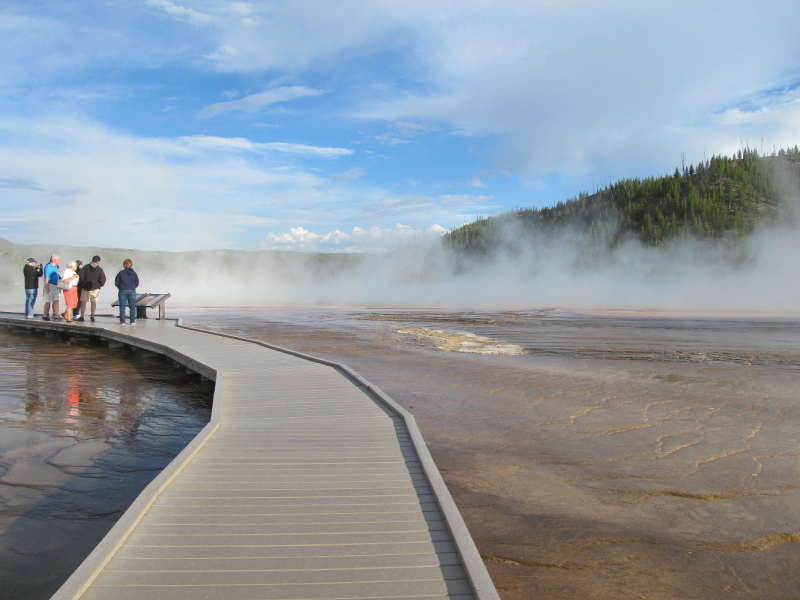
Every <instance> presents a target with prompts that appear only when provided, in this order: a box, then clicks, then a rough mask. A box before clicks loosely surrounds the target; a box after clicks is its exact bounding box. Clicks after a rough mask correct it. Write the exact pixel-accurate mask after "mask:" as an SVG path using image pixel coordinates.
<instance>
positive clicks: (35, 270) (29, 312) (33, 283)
mask: <svg viewBox="0 0 800 600" xmlns="http://www.w3.org/2000/svg"><path fill="white" fill-rule="evenodd" d="M22 274H23V275H24V276H25V318H27V319H32V318H33V305H34V304H35V303H36V297H37V296H38V295H39V278H40V277H41V276H42V265H37V264H36V261H35V260H34V259H32V258H29V259H28V262H27V263H25V266H24V267H22Z"/></svg>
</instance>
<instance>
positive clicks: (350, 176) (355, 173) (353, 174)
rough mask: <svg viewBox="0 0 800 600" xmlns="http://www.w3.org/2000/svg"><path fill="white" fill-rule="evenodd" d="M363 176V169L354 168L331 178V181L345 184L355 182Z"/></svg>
mask: <svg viewBox="0 0 800 600" xmlns="http://www.w3.org/2000/svg"><path fill="white" fill-rule="evenodd" d="M363 176H364V171H362V170H361V167H353V168H352V169H348V170H347V171H345V172H343V173H337V174H336V175H334V176H333V177H332V178H331V181H333V182H334V183H344V182H345V181H353V180H355V179H358V178H360V177H363Z"/></svg>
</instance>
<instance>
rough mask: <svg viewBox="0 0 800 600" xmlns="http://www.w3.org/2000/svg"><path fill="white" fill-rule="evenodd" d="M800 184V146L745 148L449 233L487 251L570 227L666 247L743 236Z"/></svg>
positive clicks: (777, 210)
mask: <svg viewBox="0 0 800 600" xmlns="http://www.w3.org/2000/svg"><path fill="white" fill-rule="evenodd" d="M798 187H800V152H799V151H798V147H797V146H795V147H794V148H790V149H788V150H783V149H781V150H779V151H775V152H773V153H772V154H770V155H764V156H760V155H759V153H758V152H757V151H756V150H751V149H744V150H740V151H739V152H737V153H736V154H734V155H733V156H732V157H730V158H729V157H727V156H713V157H712V158H711V160H707V161H704V162H701V163H699V164H697V165H696V166H695V165H689V166H688V167H685V166H684V167H683V168H682V169H675V173H674V174H672V175H665V176H663V177H650V178H647V179H624V180H621V181H618V182H617V183H615V184H613V185H610V186H608V187H605V188H603V189H601V190H600V191H598V192H596V193H594V194H592V195H588V194H585V193H582V194H580V195H579V196H577V197H575V198H572V199H571V200H567V201H566V202H559V203H558V204H556V205H555V206H553V207H550V208H541V209H537V208H526V209H521V210H516V211H513V212H509V213H505V214H502V215H498V216H494V217H489V218H481V219H479V220H477V221H476V222H474V223H469V224H467V225H464V226H462V227H459V228H456V229H453V230H452V231H450V232H449V233H447V234H446V235H445V236H444V241H445V244H447V245H448V246H450V247H451V248H453V249H455V250H466V251H478V252H486V251H490V250H492V249H494V248H497V247H498V246H500V245H501V244H502V243H503V236H504V233H505V232H507V231H509V228H508V227H507V226H509V225H517V226H518V227H517V228H515V229H514V235H515V236H516V235H519V232H520V231H522V232H523V234H525V233H529V234H531V235H533V234H534V233H535V232H542V233H550V232H554V231H557V230H563V229H564V228H566V227H570V228H571V229H573V230H577V231H579V232H582V233H584V234H585V235H587V236H590V237H591V238H593V239H594V240H596V241H597V242H598V243H600V244H604V245H606V244H607V245H608V246H609V247H612V248H613V247H616V246H618V245H619V244H620V242H621V241H622V240H623V239H626V238H638V239H639V240H641V241H642V242H643V243H645V244H648V245H652V246H660V245H662V244H664V242H665V241H667V240H669V239H671V238H675V237H690V236H691V237H699V238H716V237H723V236H725V235H734V236H741V235H745V234H747V233H749V232H751V231H752V230H753V229H754V227H755V225H756V223H758V222H759V221H777V220H778V219H781V218H782V217H784V216H787V213H788V210H789V206H788V204H787V200H786V194H787V190H789V189H794V190H797V189H798Z"/></svg>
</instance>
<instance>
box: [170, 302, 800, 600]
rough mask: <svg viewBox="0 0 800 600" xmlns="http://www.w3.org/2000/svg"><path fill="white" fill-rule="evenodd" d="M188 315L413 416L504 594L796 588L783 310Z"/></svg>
mask: <svg viewBox="0 0 800 600" xmlns="http://www.w3.org/2000/svg"><path fill="white" fill-rule="evenodd" d="M184 316H185V320H186V321H187V322H191V323H193V324H197V325H199V326H203V327H208V328H210V329H215V330H219V331H224V332H228V333H233V334H237V335H244V336H247V337H254V338H258V339H262V340H265V341H268V342H272V343H275V344H278V345H282V346H285V347H289V348H293V349H296V350H299V351H302V352H307V353H310V354H315V355H318V356H321V357H325V358H330V359H333V360H337V361H339V362H343V363H345V364H348V365H349V366H351V367H352V368H354V369H355V370H356V371H358V372H359V373H361V374H362V375H364V376H365V377H366V378H367V379H369V380H370V381H372V382H373V383H375V384H377V385H378V386H380V387H381V388H382V389H383V390H385V391H386V392H387V393H389V394H390V395H391V396H392V397H393V398H394V399H395V400H397V401H398V402H399V403H400V404H402V405H403V406H405V407H406V408H409V409H410V410H411V412H412V413H413V414H414V415H415V417H416V419H417V423H418V424H419V427H420V430H421V431H422V434H423V436H424V437H425V441H426V443H427V444H428V447H429V448H430V450H431V454H432V455H433V458H434V460H435V461H436V464H437V466H438V467H439V469H440V470H441V472H442V475H443V477H444V478H445V481H446V482H447V484H448V486H449V487H450V490H451V492H452V494H453V497H454V499H455V501H456V503H457V504H458V506H459V508H460V509H461V512H462V514H463V515H464V518H465V520H466V522H467V525H468V527H469V529H470V531H471V533H472V535H473V538H474V539H475V541H476V544H477V546H478V549H479V551H480V552H481V554H482V555H483V558H484V561H485V562H486V564H487V567H488V569H489V572H490V573H491V575H492V578H493V580H494V582H495V584H496V585H497V587H498V590H499V592H500V595H501V597H502V598H504V600H508V599H514V600H517V599H518V600H523V599H525V600H527V599H529V598H547V599H549V600H550V599H562V598H563V599H568V598H569V599H572V598H592V599H601V598H602V599H609V600H612V599H613V600H617V599H619V598H651V599H664V600H667V599H671V598H692V599H694V598H753V599H755V598H758V599H776V600H777V599H786V598H798V597H800V322H798V321H797V320H791V319H768V318H755V317H752V318H721V317H716V318H712V317H706V318H697V317H689V316H674V315H673V316H665V315H660V316H659V315H648V314H644V313H643V314H639V315H636V314H627V315H626V314H606V315H586V314H568V313H565V312H563V311H556V310H543V311H520V312H489V311H470V312H466V311H461V312H459V311H444V310H424V309H419V310H399V309H378V308H376V309H371V310H347V309H341V310H335V309H319V308H309V309H293V308H286V309H269V310H266V309H265V310H250V311H246V310H241V311H234V310H228V311H220V310H207V311H195V312H194V313H192V314H186V315H184ZM466 334H471V335H466ZM473 336H475V337H473ZM464 342H468V344H467V345H465V344H464ZM472 344H478V345H477V346H476V345H472ZM509 347H511V348H512V350H513V352H512V351H508V348H509ZM464 349H467V350H471V349H478V350H481V351H480V352H470V351H464ZM517 349H519V350H517Z"/></svg>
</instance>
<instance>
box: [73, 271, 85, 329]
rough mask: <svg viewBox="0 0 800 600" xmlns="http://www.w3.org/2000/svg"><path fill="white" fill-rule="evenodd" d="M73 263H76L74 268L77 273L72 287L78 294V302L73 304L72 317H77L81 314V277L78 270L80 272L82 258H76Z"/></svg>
mask: <svg viewBox="0 0 800 600" xmlns="http://www.w3.org/2000/svg"><path fill="white" fill-rule="evenodd" d="M75 264H76V265H77V266H76V268H75V272H76V273H78V279H76V280H75V286H74V287H75V293H76V294H77V296H78V304H77V306H75V308H73V309H72V318H73V319H77V318H78V317H79V316H80V315H81V307H80V304H81V279H80V272H81V269H82V268H83V261H82V260H76V261H75Z"/></svg>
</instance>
